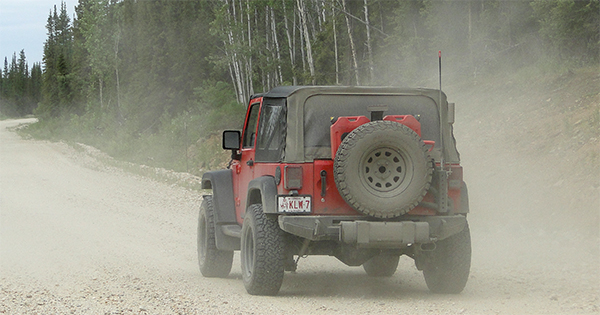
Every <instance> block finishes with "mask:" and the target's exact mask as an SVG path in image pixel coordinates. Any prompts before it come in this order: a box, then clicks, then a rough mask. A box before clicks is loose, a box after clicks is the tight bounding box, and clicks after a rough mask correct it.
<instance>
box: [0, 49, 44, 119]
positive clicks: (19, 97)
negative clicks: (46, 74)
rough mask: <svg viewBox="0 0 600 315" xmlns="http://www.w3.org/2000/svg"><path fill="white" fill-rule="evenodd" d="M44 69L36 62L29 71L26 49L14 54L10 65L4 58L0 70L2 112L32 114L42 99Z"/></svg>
mask: <svg viewBox="0 0 600 315" xmlns="http://www.w3.org/2000/svg"><path fill="white" fill-rule="evenodd" d="M41 76H42V69H41V66H40V64H38V63H34V64H33V66H32V67H31V71H29V67H28V64H27V61H26V57H25V51H24V50H21V52H20V53H19V58H18V59H17V54H14V55H13V57H12V61H11V63H10V66H9V65H8V60H7V59H6V58H5V59H4V70H2V71H0V113H2V114H3V115H5V116H7V117H18V116H25V115H30V114H32V113H33V110H34V109H35V108H36V107H37V104H38V102H39V101H40V100H41V84H42V77H41Z"/></svg>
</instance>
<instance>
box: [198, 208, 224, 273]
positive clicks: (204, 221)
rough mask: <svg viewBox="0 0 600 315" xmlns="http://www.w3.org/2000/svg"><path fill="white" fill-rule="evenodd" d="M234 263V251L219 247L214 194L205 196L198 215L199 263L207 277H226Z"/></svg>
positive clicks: (201, 270)
mask: <svg viewBox="0 0 600 315" xmlns="http://www.w3.org/2000/svg"><path fill="white" fill-rule="evenodd" d="M232 264H233V251H226V250H219V249H217V244H216V239H215V222H214V209H213V205H212V196H206V197H204V200H202V204H201V205H200V214H199V215H198V265H199V267H200V272H201V273H202V275H203V276H205V277H219V278H224V277H227V276H228V275H229V272H230V271H231V265H232Z"/></svg>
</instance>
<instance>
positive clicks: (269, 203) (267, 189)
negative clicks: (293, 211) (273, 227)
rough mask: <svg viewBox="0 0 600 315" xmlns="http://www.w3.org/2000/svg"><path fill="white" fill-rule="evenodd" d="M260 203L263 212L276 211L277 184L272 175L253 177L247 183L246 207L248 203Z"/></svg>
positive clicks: (248, 205)
mask: <svg viewBox="0 0 600 315" xmlns="http://www.w3.org/2000/svg"><path fill="white" fill-rule="evenodd" d="M257 203H260V204H262V206H263V212H264V213H274V214H276V213H278V212H277V184H276V183H275V178H274V177H272V176H262V177H258V178H255V179H253V180H251V181H250V183H248V198H246V209H248V207H250V205H253V204H257Z"/></svg>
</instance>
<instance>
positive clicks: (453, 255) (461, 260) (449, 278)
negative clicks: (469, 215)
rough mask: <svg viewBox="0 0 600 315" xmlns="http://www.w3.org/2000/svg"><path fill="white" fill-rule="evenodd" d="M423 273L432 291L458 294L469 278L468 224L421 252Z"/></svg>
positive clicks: (469, 238) (469, 245) (469, 235)
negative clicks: (431, 247) (433, 246)
mask: <svg viewBox="0 0 600 315" xmlns="http://www.w3.org/2000/svg"><path fill="white" fill-rule="evenodd" d="M421 255H422V256H421V257H420V259H422V266H423V275H424V276H425V282H426V283H427V287H428V288H429V290H430V291H431V292H433V293H446V294H458V293H460V292H462V290H463V289H464V288H465V285H466V284H467V280H468V279H469V271H470V269H471V234H470V232H469V225H468V224H467V225H466V226H465V228H464V229H463V230H462V231H461V232H460V233H458V234H455V235H452V236H450V237H449V238H446V239H444V240H441V241H439V242H437V243H436V244H435V249H434V250H432V251H425V252H423V253H422V254H421Z"/></svg>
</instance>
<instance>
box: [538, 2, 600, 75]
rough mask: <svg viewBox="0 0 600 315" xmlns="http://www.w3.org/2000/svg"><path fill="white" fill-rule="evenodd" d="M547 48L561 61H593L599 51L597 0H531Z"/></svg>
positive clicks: (599, 4) (599, 6) (599, 3)
mask: <svg viewBox="0 0 600 315" xmlns="http://www.w3.org/2000/svg"><path fill="white" fill-rule="evenodd" d="M531 6H532V7H533V10H534V12H535V17H536V18H537V19H538V21H539V24H540V29H539V33H540V35H542V36H543V38H544V39H545V40H546V49H550V50H552V51H553V52H554V53H555V54H557V55H558V57H559V58H560V59H562V60H568V61H575V62H583V63H589V62H595V63H597V62H598V61H599V60H598V58H599V54H600V50H599V49H600V1H599V0H578V1H575V0H558V1H544V0H536V1H533V2H532V3H531Z"/></svg>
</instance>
